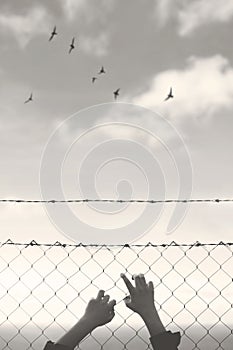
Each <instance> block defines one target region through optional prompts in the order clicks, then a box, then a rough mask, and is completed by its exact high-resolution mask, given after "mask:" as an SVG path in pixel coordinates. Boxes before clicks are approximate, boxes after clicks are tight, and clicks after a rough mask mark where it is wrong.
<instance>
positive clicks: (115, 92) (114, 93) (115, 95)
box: [113, 88, 120, 100]
mask: <svg viewBox="0 0 233 350" xmlns="http://www.w3.org/2000/svg"><path fill="white" fill-rule="evenodd" d="M119 91H120V88H119V89H117V90H116V91H114V92H113V95H114V98H115V100H116V99H117V97H118V96H119Z"/></svg>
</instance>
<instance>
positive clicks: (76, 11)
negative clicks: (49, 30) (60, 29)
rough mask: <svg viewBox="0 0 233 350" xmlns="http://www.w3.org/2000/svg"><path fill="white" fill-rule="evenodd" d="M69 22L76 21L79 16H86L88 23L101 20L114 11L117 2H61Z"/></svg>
mask: <svg viewBox="0 0 233 350" xmlns="http://www.w3.org/2000/svg"><path fill="white" fill-rule="evenodd" d="M60 2H61V5H62V7H63V10H64V12H65V15H66V17H67V19H68V20H71V21H72V20H74V19H75V18H76V16H77V15H85V17H86V19H87V20H88V21H92V20H94V19H98V20H101V19H102V18H103V16H104V14H105V13H106V12H109V11H111V10H112V9H113V5H114V2H115V0H98V2H97V1H96V2H94V1H90V0H89V1H88V0H60Z"/></svg>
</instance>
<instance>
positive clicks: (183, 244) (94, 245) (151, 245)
mask: <svg viewBox="0 0 233 350" xmlns="http://www.w3.org/2000/svg"><path fill="white" fill-rule="evenodd" d="M3 245H19V246H20V245H21V246H26V247H27V246H46V247H54V246H57V247H63V248H65V247H124V248H131V247H163V248H164V247H172V246H173V247H190V248H192V247H200V246H221V245H222V246H233V242H223V241H219V242H204V243H202V242H199V241H196V242H193V243H177V242H175V241H171V242H170V243H160V244H156V243H152V242H147V243H140V244H133V243H125V244H92V243H81V242H80V243H77V244H74V243H61V242H59V241H56V242H54V243H38V242H36V241H35V240H34V239H33V240H32V241H30V242H28V243H26V242H25V243H24V242H13V241H12V240H11V239H7V240H6V241H4V242H0V246H3Z"/></svg>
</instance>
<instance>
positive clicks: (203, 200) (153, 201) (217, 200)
mask: <svg viewBox="0 0 233 350" xmlns="http://www.w3.org/2000/svg"><path fill="white" fill-rule="evenodd" d="M87 202H107V203H150V204H156V203H208V202H210V203H221V202H233V198H197V199H164V200H163V199H96V198H93V199H88V198H86V199H81V198H80V199H47V200H46V199H0V203H48V204H50V203H51V204H55V203H87Z"/></svg>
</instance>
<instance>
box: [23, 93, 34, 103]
mask: <svg viewBox="0 0 233 350" xmlns="http://www.w3.org/2000/svg"><path fill="white" fill-rule="evenodd" d="M31 101H32V93H31V95H30V96H29V98H28V99H27V100H26V101H24V103H28V102H31Z"/></svg>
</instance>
